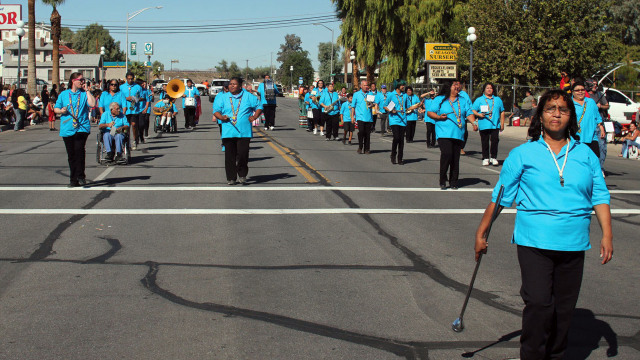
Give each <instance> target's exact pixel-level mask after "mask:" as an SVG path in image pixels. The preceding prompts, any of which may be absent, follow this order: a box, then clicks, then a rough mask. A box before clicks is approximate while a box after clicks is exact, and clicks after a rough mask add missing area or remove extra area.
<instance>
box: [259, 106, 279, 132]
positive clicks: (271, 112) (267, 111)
mask: <svg viewBox="0 0 640 360" xmlns="http://www.w3.org/2000/svg"><path fill="white" fill-rule="evenodd" d="M262 113H263V114H264V127H270V126H276V106H275V105H270V104H267V105H262Z"/></svg>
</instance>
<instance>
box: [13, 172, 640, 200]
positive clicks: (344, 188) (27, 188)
mask: <svg viewBox="0 0 640 360" xmlns="http://www.w3.org/2000/svg"><path fill="white" fill-rule="evenodd" d="M111 169H114V168H111ZM96 179H97V178H96ZM0 191H378V192H442V193H443V194H444V193H455V192H492V191H493V188H460V189H458V190H455V191H454V190H446V191H443V190H440V188H428V187H425V188H422V187H397V188H395V187H377V186H371V187H359V186H304V185H301V186H268V187H267V186H89V187H76V188H67V187H63V186H0ZM609 192H610V193H611V194H631V195H640V190H609Z"/></svg>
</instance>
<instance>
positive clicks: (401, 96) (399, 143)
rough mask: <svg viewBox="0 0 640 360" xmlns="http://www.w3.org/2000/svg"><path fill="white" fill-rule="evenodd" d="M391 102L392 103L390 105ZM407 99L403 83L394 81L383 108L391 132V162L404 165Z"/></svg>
mask: <svg viewBox="0 0 640 360" xmlns="http://www.w3.org/2000/svg"><path fill="white" fill-rule="evenodd" d="M391 103H393V105H391ZM408 105H409V99H408V97H407V94H405V93H404V83H403V82H396V89H395V91H394V92H393V93H391V94H389V95H388V96H387V101H386V102H385V104H384V106H383V108H384V111H386V112H387V113H389V127H390V128H391V132H392V133H393V142H392V143H391V163H392V164H396V155H397V163H398V164H400V165H404V161H403V160H402V159H403V157H404V132H405V130H406V127H407V106H408Z"/></svg>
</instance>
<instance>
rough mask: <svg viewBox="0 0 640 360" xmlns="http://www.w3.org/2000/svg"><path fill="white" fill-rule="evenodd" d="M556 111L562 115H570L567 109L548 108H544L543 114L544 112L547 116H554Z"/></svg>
mask: <svg viewBox="0 0 640 360" xmlns="http://www.w3.org/2000/svg"><path fill="white" fill-rule="evenodd" d="M556 111H560V114H562V115H569V114H571V110H570V109H569V108H567V107H557V106H549V107H546V108H544V112H546V113H547V114H555V113H556Z"/></svg>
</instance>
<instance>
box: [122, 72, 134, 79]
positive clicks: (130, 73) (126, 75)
mask: <svg viewBox="0 0 640 360" xmlns="http://www.w3.org/2000/svg"><path fill="white" fill-rule="evenodd" d="M129 75H131V76H132V77H133V78H134V79H135V77H136V76H135V75H133V71H131V70H129V71H127V73H126V74H125V75H124V78H125V79H126V78H128V77H129Z"/></svg>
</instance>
